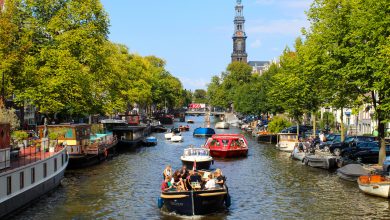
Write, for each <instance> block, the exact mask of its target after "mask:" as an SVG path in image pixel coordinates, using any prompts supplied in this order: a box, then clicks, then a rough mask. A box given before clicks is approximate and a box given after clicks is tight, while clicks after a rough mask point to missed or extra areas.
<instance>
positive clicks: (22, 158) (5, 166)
mask: <svg viewBox="0 0 390 220" xmlns="http://www.w3.org/2000/svg"><path fill="white" fill-rule="evenodd" d="M0 133H2V134H5V135H3V136H2V137H1V138H0V219H1V218H2V217H5V216H7V215H9V214H11V213H12V212H14V211H16V210H18V209H20V208H22V207H24V206H26V205H28V204H30V203H31V202H33V201H35V200H36V199H39V198H40V197H41V196H42V195H44V194H46V193H48V192H50V191H52V190H53V189H55V188H56V187H57V186H58V185H59V184H60V183H61V180H62V178H63V176H64V172H65V169H66V167H67V165H68V161H69V156H68V153H67V151H66V147H65V146H57V147H55V148H54V149H53V150H51V151H49V152H45V151H42V150H41V149H42V147H43V146H45V147H46V146H49V141H48V140H47V139H46V141H45V142H42V144H41V147H36V146H28V147H25V148H23V149H20V150H11V148H10V144H9V143H10V138H9V137H10V135H9V124H2V123H0Z"/></svg>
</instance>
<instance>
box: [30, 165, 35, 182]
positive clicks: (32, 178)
mask: <svg viewBox="0 0 390 220" xmlns="http://www.w3.org/2000/svg"><path fill="white" fill-rule="evenodd" d="M33 183H35V168H31V184H33Z"/></svg>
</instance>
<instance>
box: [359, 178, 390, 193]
mask: <svg viewBox="0 0 390 220" xmlns="http://www.w3.org/2000/svg"><path fill="white" fill-rule="evenodd" d="M357 182H358V185H359V189H360V190H361V191H363V192H364V193H367V194H370V195H373V196H379V197H383V198H389V193H390V190H389V189H390V179H389V178H388V177H384V176H380V175H371V176H370V175H368V176H360V177H359V178H358V180H357Z"/></svg>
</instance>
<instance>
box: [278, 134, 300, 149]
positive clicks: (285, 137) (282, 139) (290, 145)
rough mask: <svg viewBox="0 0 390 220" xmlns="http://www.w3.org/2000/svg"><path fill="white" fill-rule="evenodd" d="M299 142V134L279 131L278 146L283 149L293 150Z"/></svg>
mask: <svg viewBox="0 0 390 220" xmlns="http://www.w3.org/2000/svg"><path fill="white" fill-rule="evenodd" d="M296 144H298V135H297V134H293V133H279V134H278V143H277V144H276V148H277V149H279V150H281V151H286V152H292V151H293V150H294V146H295V145H296Z"/></svg>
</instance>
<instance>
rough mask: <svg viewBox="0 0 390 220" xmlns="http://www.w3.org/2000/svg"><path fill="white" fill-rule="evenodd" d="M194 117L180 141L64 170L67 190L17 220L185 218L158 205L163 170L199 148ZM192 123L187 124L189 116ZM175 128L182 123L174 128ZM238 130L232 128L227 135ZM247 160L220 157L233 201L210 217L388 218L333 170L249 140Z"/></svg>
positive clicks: (383, 204) (383, 206) (198, 121)
mask: <svg viewBox="0 0 390 220" xmlns="http://www.w3.org/2000/svg"><path fill="white" fill-rule="evenodd" d="M188 118H192V119H194V120H195V124H192V125H190V126H191V130H190V132H186V133H184V142H183V143H170V142H169V141H165V140H164V134H155V135H156V136H157V137H158V141H159V143H158V145H157V146H155V147H149V148H147V147H145V148H140V149H137V150H134V151H132V152H127V153H123V154H120V155H119V156H117V157H115V158H114V159H113V160H110V161H108V162H105V163H103V164H100V165H97V166H94V167H90V168H87V169H81V170H76V171H69V172H68V171H67V173H66V175H65V179H64V180H63V182H62V185H61V186H60V187H59V188H58V189H57V190H56V191H54V192H53V193H51V194H50V195H48V196H46V197H44V198H43V199H42V200H39V201H37V202H35V203H34V204H33V205H32V206H31V207H29V208H28V209H26V210H24V211H22V212H20V213H19V214H17V215H16V216H14V218H16V219H180V216H175V215H172V214H167V213H162V212H160V210H159V209H158V208H157V197H158V196H159V194H160V184H161V181H162V177H161V176H162V171H163V169H164V167H165V166H166V165H167V164H171V165H172V166H173V168H179V167H180V165H181V162H180V156H181V154H182V151H183V149H184V148H185V147H186V146H188V145H190V144H193V145H196V146H199V145H201V144H203V143H204V141H205V139H202V138H193V137H192V131H193V128H195V127H199V126H201V125H202V124H203V117H188ZM188 118H187V119H188ZM176 125H179V123H177V124H176ZM217 132H219V133H221V132H229V133H238V132H240V130H238V129H237V128H231V129H230V130H226V131H221V130H219V131H217ZM248 142H249V146H250V148H249V155H248V157H247V158H242V159H231V160H216V161H215V163H214V165H213V168H221V169H222V171H223V173H224V175H226V176H227V184H228V186H229V192H230V194H231V197H232V206H231V207H230V209H229V211H227V212H225V213H219V214H215V215H212V216H207V219H297V218H298V219H313V218H319V219H331V218H337V219H354V218H369V219H372V218H382V219H389V218H390V211H389V210H390V209H389V201H388V200H386V199H382V198H377V197H371V196H367V195H365V194H363V193H361V192H359V189H358V187H357V184H356V183H350V182H346V181H343V180H340V179H339V178H338V177H337V175H336V174H335V173H334V172H328V171H325V170H318V169H314V168H309V167H305V166H303V165H302V164H300V163H299V162H297V161H292V160H291V159H289V155H288V154H287V153H283V152H279V151H277V150H276V149H275V148H274V146H273V145H264V144H258V143H256V142H255V140H254V139H252V138H251V137H248Z"/></svg>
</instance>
